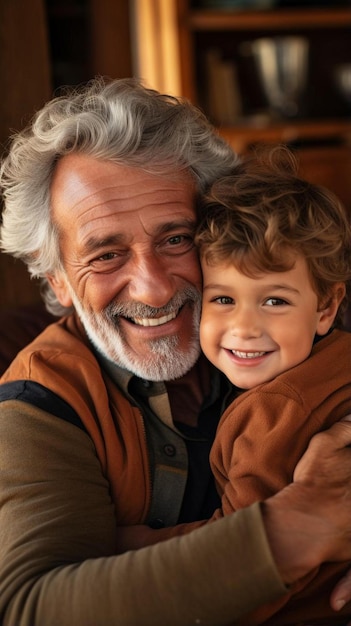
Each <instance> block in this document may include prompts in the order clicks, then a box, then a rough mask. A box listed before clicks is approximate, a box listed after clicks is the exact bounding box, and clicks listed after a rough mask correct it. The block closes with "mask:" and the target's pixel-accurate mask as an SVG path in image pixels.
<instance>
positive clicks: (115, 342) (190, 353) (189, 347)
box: [48, 154, 201, 380]
mask: <svg viewBox="0 0 351 626" xmlns="http://www.w3.org/2000/svg"><path fill="white" fill-rule="evenodd" d="M51 199H52V217H53V221H54V223H55V224H56V225H57V228H58V231H59V237H60V251H61V259H62V264H63V267H64V271H63V272H58V273H56V274H55V275H54V276H51V277H50V276H49V277H48V278H49V281H50V284H51V286H52V288H53V289H54V291H55V293H56V295H57V297H58V299H59V301H60V302H61V304H63V305H64V306H70V305H71V304H72V302H73V304H74V306H75V308H76V309H77V312H78V314H79V315H80V317H81V319H82V321H83V324H84V326H85V328H86V330H87V332H88V334H89V336H90V338H91V339H92V340H93V341H94V343H95V344H96V345H97V347H98V348H99V349H100V351H101V352H103V353H104V354H105V355H106V356H107V357H108V358H109V359H111V360H112V361H114V362H115V363H117V364H118V365H120V366H122V367H124V368H126V369H128V370H130V371H132V372H134V373H136V374H137V375H139V376H141V377H144V378H148V379H150V380H167V379H169V378H176V377H179V376H182V375H183V374H184V373H185V372H186V371H188V370H189V369H190V368H191V367H192V365H193V364H194V363H195V361H196V359H197V357H198V355H199V342H198V324H199V316H200V306H201V291H200V290H201V272H200V266H199V262H198V258H197V253H196V249H195V248H194V245H193V234H194V229H195V223H196V212H195V202H194V200H195V185H194V182H193V180H192V179H191V177H190V176H189V174H187V173H186V172H176V173H175V174H174V175H167V176H166V175H163V176H160V175H155V174H151V173H148V172H145V171H143V170H141V169H138V168H134V167H133V168H132V167H127V166H124V165H117V164H114V163H111V162H106V161H99V160H96V159H94V158H92V157H88V156H84V155H79V154H73V155H69V156H66V157H64V158H63V159H61V161H60V162H59V163H58V165H57V169H56V172H55V175H54V179H53V183H52V189H51Z"/></svg>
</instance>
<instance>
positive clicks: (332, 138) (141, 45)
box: [132, 0, 351, 209]
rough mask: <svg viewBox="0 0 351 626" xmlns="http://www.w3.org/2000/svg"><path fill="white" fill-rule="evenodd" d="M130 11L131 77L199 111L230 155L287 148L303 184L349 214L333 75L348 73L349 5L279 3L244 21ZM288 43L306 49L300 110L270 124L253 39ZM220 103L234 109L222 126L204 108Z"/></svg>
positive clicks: (152, 1) (155, 0) (348, 105)
mask: <svg viewBox="0 0 351 626" xmlns="http://www.w3.org/2000/svg"><path fill="white" fill-rule="evenodd" d="M132 4H133V7H134V11H133V22H134V26H135V28H134V32H135V33H136V60H137V73H138V74H139V76H141V77H142V78H143V79H144V80H145V82H146V83H148V84H150V85H151V86H154V87H155V88H157V89H160V90H161V91H169V92H171V93H174V94H176V95H182V96H185V97H187V98H189V99H190V100H191V101H192V102H194V103H195V104H197V105H198V106H200V107H201V108H202V109H203V110H204V111H205V113H206V114H207V115H208V116H209V117H210V119H211V120H212V121H213V122H214V124H215V125H216V126H218V128H219V130H220V133H221V134H222V135H223V136H224V137H225V138H226V139H227V140H228V141H229V142H230V143H231V145H232V146H233V147H234V149H235V150H236V151H237V152H239V153H244V152H245V151H247V150H249V149H250V147H251V146H253V145H254V144H256V143H257V142H284V143H287V144H289V145H291V146H292V147H294V148H295V149H296V150H297V151H298V153H299V155H300V160H301V166H302V170H303V173H304V175H305V176H306V177H307V178H311V179H313V180H314V181H315V182H319V183H322V184H323V183H324V184H326V185H327V186H329V187H330V188H332V189H333V190H334V191H336V192H337V193H338V194H339V196H340V197H341V198H342V199H343V201H344V202H346V203H347V204H348V205H349V206H350V209H351V182H350V181H351V152H350V141H351V101H349V102H348V101H347V99H346V98H345V97H344V96H343V95H342V94H341V92H340V90H339V88H338V86H337V83H336V79H335V73H336V68H337V67H338V66H340V65H344V64H348V63H350V64H351V45H350V44H351V5H350V3H347V4H346V3H345V2H344V3H341V2H340V3H338V2H330V3H329V7H328V6H326V2H321V3H320V6H319V7H318V3H316V2H314V3H308V2H305V3H303V4H302V3H299V2H298V1H297V2H296V3H295V4H296V5H299V6H295V7H293V6H290V7H289V8H288V7H286V8H285V7H284V6H283V5H284V4H287V3H284V2H281V3H280V5H281V6H277V4H278V3H274V4H275V5H276V8H274V9H266V10H246V11H244V10H240V9H235V10H230V9H229V8H226V9H222V10H221V9H219V8H204V5H207V6H209V5H211V6H212V7H213V6H217V7H218V6H220V5H221V2H220V1H218V2H206V0H204V1H203V2H201V0H197V1H196V0H194V1H193V2H191V1H190V0H134V2H133V3H132ZM225 4H226V5H228V4H229V3H228V2H226V3H225V2H223V3H222V5H225ZM233 4H235V3H233ZM243 4H244V3H243ZM289 4H290V5H292V4H293V3H292V2H289ZM308 4H313V5H314V6H313V7H310V8H308V6H306V5H308ZM323 5H324V6H323ZM287 36H299V37H303V38H305V39H306V40H307V41H308V46H309V47H308V50H309V54H308V66H307V68H308V69H307V82H306V86H305V89H304V91H303V95H302V98H301V105H302V106H301V110H299V112H298V113H297V114H296V115H295V116H292V117H284V116H280V117H277V116H276V115H272V114H271V111H270V110H269V107H268V104H267V100H266V98H265V94H264V92H263V88H262V85H261V84H260V79H259V76H258V73H257V66H256V65H255V62H254V59H253V56H252V54H250V46H251V44H252V42H253V41H254V40H256V39H259V38H263V37H264V38H271V39H272V38H276V37H287ZM166 45H168V48H169V47H171V53H170V51H169V50H167V48H166ZM213 58H214V59H215V61H216V60H217V61H218V60H219V63H221V62H223V63H224V65H225V66H226V70H227V71H228V72H229V75H230V77H231V80H233V78H232V77H233V68H234V82H231V84H229V88H228V83H226V76H228V73H227V74H226V73H225V72H224V74H223V75H222V74H221V73H220V72H219V71H218V66H216V65H215V66H214V65H213ZM223 76H224V77H223ZM228 93H229V94H231V96H232V100H237V102H236V105H235V106H234V112H233V110H231V112H230V113H229V114H228V115H227V116H226V115H225V113H224V114H223V118H222V119H221V115H218V111H217V110H216V109H215V108H214V105H213V101H214V100H217V102H219V104H222V105H223V104H225V100H226V98H228V97H229V98H230V95H229V96H228V95H226V94H228ZM231 104H233V102H231ZM229 108H230V107H229ZM232 109H233V107H232ZM224 110H226V109H225V107H224ZM216 113H217V114H216Z"/></svg>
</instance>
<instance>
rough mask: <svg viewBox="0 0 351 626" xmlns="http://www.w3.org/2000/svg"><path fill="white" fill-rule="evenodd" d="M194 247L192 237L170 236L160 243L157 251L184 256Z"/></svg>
mask: <svg viewBox="0 0 351 626" xmlns="http://www.w3.org/2000/svg"><path fill="white" fill-rule="evenodd" d="M193 247H194V238H193V236H192V235H172V236H171V237H168V238H167V239H166V240H165V241H164V242H162V243H160V245H159V250H160V251H163V252H166V253H168V254H184V253H185V252H188V251H189V250H191V249H192V248H193Z"/></svg>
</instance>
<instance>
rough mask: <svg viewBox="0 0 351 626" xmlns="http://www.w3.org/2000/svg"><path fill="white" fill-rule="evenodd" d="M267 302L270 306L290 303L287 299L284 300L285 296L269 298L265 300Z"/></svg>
mask: <svg viewBox="0 0 351 626" xmlns="http://www.w3.org/2000/svg"><path fill="white" fill-rule="evenodd" d="M265 304H268V306H282V305H283V304H288V303H287V301H286V300H283V298H267V300H265Z"/></svg>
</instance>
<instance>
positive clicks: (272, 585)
mask: <svg viewBox="0 0 351 626" xmlns="http://www.w3.org/2000/svg"><path fill="white" fill-rule="evenodd" d="M350 442H351V428H349V430H345V431H344V433H343V436H342V437H341V436H339V439H338V445H337V446H336V445H335V443H334V439H332V438H330V440H328V441H324V447H323V445H322V447H321V449H320V452H321V456H320V458H319V472H320V471H321V465H322V464H323V460H324V458H325V456H326V452H327V450H326V449H325V446H327V447H329V448H328V449H329V450H330V464H329V469H330V468H331V467H332V466H333V464H334V465H335V467H338V466H339V464H343V472H344V475H345V477H346V480H348V481H349V480H350V477H351V454H350V453H349V452H348V451H346V453H345V459H344V458H340V463H339V460H338V456H337V454H336V450H337V448H338V447H340V446H341V445H346V444H348V443H350ZM339 452H340V451H339ZM342 457H343V455H342ZM311 465H312V466H313V463H312V461H311ZM308 471H310V470H309V469H308V466H307V470H306V471H305V473H306V475H307V478H308ZM334 474H335V472H334ZM334 474H332V477H331V478H330V477H328V476H327V477H326V483H324V485H323V489H322V488H320V487H319V485H318V484H317V485H315V486H316V489H314V488H313V486H312V485H311V486H310V485H309V484H307V487H306V485H305V483H303V484H302V483H301V484H300V483H296V486H295V490H290V491H289V490H287V491H286V492H285V494H284V492H282V493H281V494H280V496H281V498H280V500H279V501H278V500H274V498H272V501H271V502H268V504H267V505H265V507H264V512H263V513H264V514H263V520H264V523H265V524H267V531H268V538H269V541H270V542H271V543H272V548H273V554H274V556H275V559H276V562H277V565H278V569H279V570H280V572H281V575H282V577H283V580H284V581H285V582H287V583H289V582H291V581H292V580H294V579H295V577H296V576H300V575H303V574H304V573H306V572H307V571H308V570H309V569H312V568H313V567H314V566H315V565H318V564H319V563H320V562H321V561H322V560H323V559H324V558H330V559H344V558H351V540H350V537H349V536H348V534H347V530H348V524H346V521H345V520H346V519H347V517H348V519H350V518H351V516H350V514H351V494H346V498H345V499H344V500H343V501H342V502H339V503H338V504H337V509H338V511H337V512H336V518H337V519H335V520H334V521H333V519H332V518H330V519H329V511H328V509H330V508H331V506H330V501H331V499H332V498H334V497H335V488H334V483H333V481H334V478H333V475H334ZM307 482H308V481H307ZM339 482H340V481H339ZM317 483H318V481H317ZM322 491H323V493H322ZM329 491H330V493H331V494H332V495H331V496H330V497H329V495H326V494H327V493H328V494H329ZM313 493H316V495H315V497H314V500H312V494H313ZM306 496H307V499H306ZM275 498H276V496H275ZM304 499H305V500H304ZM310 503H312V504H311V505H310ZM323 503H324V504H323ZM334 504H335V502H333V506H334ZM315 507H317V511H318V512H319V516H322V518H328V521H327V525H328V528H329V532H328V533H322V534H321V537H319V538H318V537H316V528H315V517H316V514H315V512H314V511H315ZM301 508H302V509H303V513H304V515H303V516H302V514H301ZM309 510H310V513H309ZM302 518H303V519H302ZM287 520H289V524H291V528H290V531H289V532H286V529H285V527H282V526H281V524H282V523H283V525H284V524H285V523H287ZM294 520H295V522H294ZM302 522H303V526H301V525H302ZM299 524H300V526H299ZM299 528H301V530H299ZM0 530H1V542H0V571H1V577H0V618H1V620H2V623H3V624H4V626H13V624H18V625H19V626H41V625H42V626H47V624H50V625H51V626H54V625H55V624H57V625H59V626H71V624H72V623H74V624H75V626H80V625H82V626H83V625H84V626H86V624H87V623H89V624H90V625H91V626H93V625H96V626H102V625H103V626H109V625H110V624H111V625H112V624H117V623H118V625H119V626H124V625H127V624H128V626H133V625H135V626H140V624H143V625H144V626H148V625H150V626H164V624H165V623H167V625H168V626H185V625H186V624H195V623H197V622H198V623H201V624H203V625H208V626H210V625H216V626H221V624H223V625H224V624H227V623H230V622H231V621H234V620H236V619H238V618H239V617H240V616H241V615H243V614H245V613H246V612H247V611H248V610H251V609H253V608H254V607H255V606H258V605H260V604H263V603H266V602H269V601H271V600H273V599H274V598H275V597H277V596H279V595H282V594H284V592H285V591H286V588H285V586H284V584H283V581H282V580H281V578H280V577H279V574H278V571H277V569H276V566H275V564H274V561H273V558H272V554H271V551H270V548H269V545H268V542H267V539H266V534H265V530H264V524H263V521H262V516H261V511H260V507H259V505H254V506H253V507H250V508H248V509H246V510H243V511H239V512H238V513H235V514H234V515H232V516H228V517H226V518H224V519H222V520H219V521H217V522H214V523H213V524H209V525H206V526H205V527H203V528H201V529H199V530H196V531H194V532H193V533H190V534H189V535H186V536H183V537H179V538H175V539H171V540H170V541H165V542H162V543H160V544H158V545H155V546H151V547H148V548H144V549H141V550H137V551H134V552H128V553H125V554H122V555H119V556H114V551H115V546H116V542H117V537H116V525H115V517H114V508H113V505H112V502H111V499H110V495H109V485H108V483H107V481H106V479H105V478H104V476H103V475H102V473H101V468H100V465H99V461H98V459H97V457H96V455H95V451H94V448H93V445H92V442H91V440H90V438H89V437H88V436H87V435H86V434H85V433H84V432H82V431H81V430H79V429H78V428H76V427H74V426H72V425H71V424H67V423H66V422H62V421H61V420H58V419H57V418H55V417H53V416H50V415H48V414H46V413H44V412H42V411H40V410H38V409H33V408H32V407H30V406H28V405H25V404H24V403H21V402H15V401H11V402H10V401H9V402H6V403H3V404H2V405H1V413H0ZM335 534H338V535H339V540H338V541H336V540H335V539H334V535H335ZM329 535H330V536H329ZM296 546H298V549H296ZM286 559H288V561H290V562H286Z"/></svg>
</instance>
